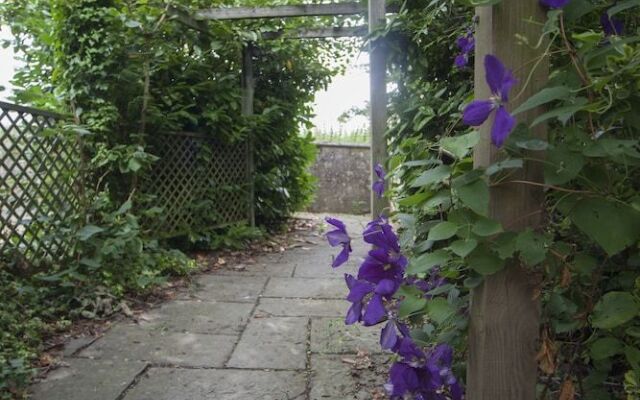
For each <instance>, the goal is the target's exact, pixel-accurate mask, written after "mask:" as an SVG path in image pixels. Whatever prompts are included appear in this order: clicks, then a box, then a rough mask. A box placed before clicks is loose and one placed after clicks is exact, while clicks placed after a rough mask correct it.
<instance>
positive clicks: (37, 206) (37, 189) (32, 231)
mask: <svg viewBox="0 0 640 400" xmlns="http://www.w3.org/2000/svg"><path fill="white" fill-rule="evenodd" d="M57 119H58V116H57V115H55V114H52V113H48V112H45V111H40V110H35V109H31V108H27V107H21V106H16V105H13V104H8V103H3V102H0V256H4V257H11V258H12V259H15V258H16V257H18V258H21V259H23V260H26V261H28V262H31V263H34V262H38V261H43V260H45V259H50V260H51V259H58V258H60V257H62V256H63V255H64V254H66V252H67V251H68V249H69V245H70V243H68V242H65V241H64V239H63V238H62V237H60V235H59V232H60V230H59V227H60V224H61V222H62V221H64V220H65V219H66V218H67V217H68V216H70V215H71V214H72V213H74V212H75V211H76V210H77V207H78V204H79V197H78V196H79V195H78V193H79V191H78V187H77V183H78V179H77V178H78V170H77V161H78V159H79V155H80V149H79V145H78V143H76V142H74V141H70V140H69V139H68V138H66V137H65V136H63V135H62V134H60V133H59V132H58V133H56V131H55V130H54V129H52V128H54V127H55V126H56V124H57Z"/></svg>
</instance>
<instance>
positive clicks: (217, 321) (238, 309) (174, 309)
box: [139, 301, 253, 335]
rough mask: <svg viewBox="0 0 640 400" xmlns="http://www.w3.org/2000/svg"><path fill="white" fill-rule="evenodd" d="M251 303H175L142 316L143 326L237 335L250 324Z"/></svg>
mask: <svg viewBox="0 0 640 400" xmlns="http://www.w3.org/2000/svg"><path fill="white" fill-rule="evenodd" d="M252 309H253V304H251V303H229V302H216V301H211V302H209V301H174V302H171V303H167V304H164V305H162V306H161V307H160V308H157V309H154V310H151V311H148V312H146V313H144V314H142V315H141V316H140V318H139V319H140V326H142V327H144V328H145V329H151V330H167V331H173V332H191V333H207V334H216V335H236V334H239V333H240V332H242V329H244V326H245V325H246V324H247V323H248V322H249V318H250V314H251V311H252Z"/></svg>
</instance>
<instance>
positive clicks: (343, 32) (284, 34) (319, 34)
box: [262, 26, 368, 39]
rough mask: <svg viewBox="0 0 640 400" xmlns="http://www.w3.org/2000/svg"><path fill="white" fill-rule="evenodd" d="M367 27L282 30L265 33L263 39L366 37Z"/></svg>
mask: <svg viewBox="0 0 640 400" xmlns="http://www.w3.org/2000/svg"><path fill="white" fill-rule="evenodd" d="M367 30H368V28H367V26H349V27H340V26H336V27H331V28H301V29H295V30H290V31H288V30H282V31H278V32H265V33H263V34H262V38H264V39H279V38H287V39H324V38H344V37H361V36H366V35H367Z"/></svg>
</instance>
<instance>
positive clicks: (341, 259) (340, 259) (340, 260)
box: [331, 245, 351, 268]
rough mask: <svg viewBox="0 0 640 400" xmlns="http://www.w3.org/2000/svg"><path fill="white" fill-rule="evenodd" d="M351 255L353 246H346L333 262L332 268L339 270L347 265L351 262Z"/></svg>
mask: <svg viewBox="0 0 640 400" xmlns="http://www.w3.org/2000/svg"><path fill="white" fill-rule="evenodd" d="M349 253H351V246H350V245H345V246H344V247H343V248H342V251H341V252H340V253H338V255H337V256H336V258H335V259H334V260H333V263H332V264H331V266H332V267H333V268H338V267H339V266H341V265H342V264H344V263H346V262H347V261H348V260H349Z"/></svg>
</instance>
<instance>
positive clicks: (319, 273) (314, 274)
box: [293, 252, 359, 290]
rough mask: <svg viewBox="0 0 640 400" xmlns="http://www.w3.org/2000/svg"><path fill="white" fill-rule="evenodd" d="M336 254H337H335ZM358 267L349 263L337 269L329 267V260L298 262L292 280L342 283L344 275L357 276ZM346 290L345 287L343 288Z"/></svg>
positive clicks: (353, 263) (352, 262)
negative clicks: (321, 279) (320, 279)
mask: <svg viewBox="0 0 640 400" xmlns="http://www.w3.org/2000/svg"><path fill="white" fill-rule="evenodd" d="M336 253H337V252H336ZM358 267H359V265H358V264H356V262H355V261H349V262H348V263H347V264H344V265H342V266H340V267H339V268H335V269H334V268H332V267H331V258H329V259H326V258H325V259H323V260H322V261H318V262H315V261H309V260H307V261H300V262H298V263H297V264H296V269H295V273H294V274H293V277H294V278H327V279H339V280H341V281H344V274H351V275H357V273H358ZM345 290H346V286H345Z"/></svg>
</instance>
